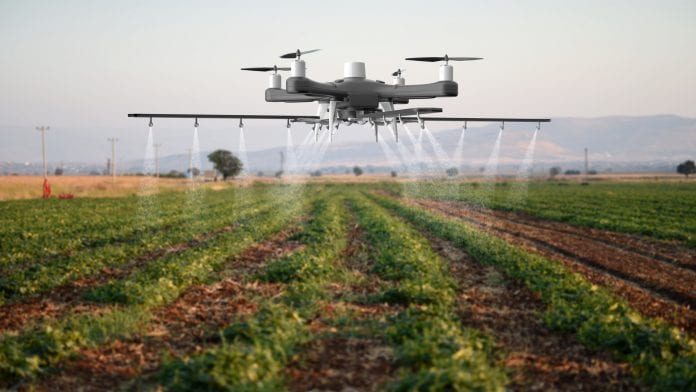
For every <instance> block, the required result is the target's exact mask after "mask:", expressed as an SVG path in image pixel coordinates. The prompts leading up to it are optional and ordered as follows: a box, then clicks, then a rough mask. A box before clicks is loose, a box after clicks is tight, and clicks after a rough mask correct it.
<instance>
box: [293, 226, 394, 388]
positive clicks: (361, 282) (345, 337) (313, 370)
mask: <svg viewBox="0 0 696 392" xmlns="http://www.w3.org/2000/svg"><path fill="white" fill-rule="evenodd" d="M351 227H352V229H351V231H350V235H349V245H348V247H347V249H346V251H345V253H344V255H343V257H342V259H343V260H342V261H343V265H344V266H345V267H346V268H347V269H348V270H349V271H350V274H351V275H353V277H354V278H355V279H353V283H352V284H348V285H343V284H332V285H330V286H329V287H328V290H329V293H330V295H331V300H329V301H327V302H326V303H325V304H324V306H323V307H322V311H321V316H320V317H319V318H317V319H315V320H313V321H312V323H311V324H310V328H311V330H312V332H313V333H315V334H317V335H318V338H316V339H313V340H311V341H310V342H308V343H307V344H305V345H304V346H303V347H302V348H301V349H300V351H299V353H298V355H297V356H296V359H295V360H293V361H291V362H290V364H289V365H288V366H287V368H286V374H287V376H288V389H289V390H291V391H297V392H300V391H310V390H311V391H380V390H383V389H384V387H383V386H384V384H385V383H387V382H388V381H390V380H391V379H392V378H393V376H394V372H395V371H396V365H395V364H394V354H393V351H392V349H391V348H390V347H389V346H388V345H387V344H386V343H385V342H384V341H382V340H381V339H379V338H375V337H372V336H369V335H370V333H369V331H365V330H364V329H363V328H362V327H361V324H362V323H364V322H365V321H367V320H379V319H380V318H383V317H385V316H386V315H387V314H390V313H392V312H395V311H396V309H395V308H393V307H390V306H388V305H386V304H363V303H360V301H357V302H355V301H350V300H351V299H352V300H355V299H359V298H365V297H366V296H368V295H370V294H373V293H376V292H377V291H378V290H379V286H380V281H379V280H378V278H377V277H376V276H375V275H374V274H372V273H370V271H369V266H370V264H371V261H370V260H369V258H368V253H369V252H368V250H367V247H366V245H365V241H364V239H363V237H362V234H361V230H360V227H359V226H358V225H357V224H355V223H352V224H351ZM339 309H340V310H339ZM339 311H340V312H342V313H343V314H350V317H351V319H352V322H353V323H355V325H348V326H345V329H344V328H335V327H332V326H331V322H332V320H334V319H335V318H336V317H337V314H336V313H337V312H339Z"/></svg>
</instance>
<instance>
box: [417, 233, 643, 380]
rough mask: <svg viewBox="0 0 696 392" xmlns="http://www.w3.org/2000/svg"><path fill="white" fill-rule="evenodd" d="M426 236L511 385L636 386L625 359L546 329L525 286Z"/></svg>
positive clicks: (463, 312)
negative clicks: (492, 341)
mask: <svg viewBox="0 0 696 392" xmlns="http://www.w3.org/2000/svg"><path fill="white" fill-rule="evenodd" d="M430 240H431V243H432V244H433V248H434V249H435V250H436V251H437V252H438V253H439V254H440V255H441V256H443V257H444V258H445V259H447V260H448V261H449V265H450V272H451V274H452V276H453V277H454V278H455V279H456V280H457V283H458V293H457V294H458V303H459V312H460V318H461V320H462V324H463V325H464V326H466V327H471V328H475V329H478V330H481V331H482V332H484V333H486V334H488V335H490V336H493V337H494V339H495V354H496V357H497V358H498V359H497V365H498V366H501V367H504V368H507V369H508V372H509V375H510V381H511V382H510V385H509V387H510V388H511V389H512V390H525V391H528V390H533V391H633V390H641V387H640V386H638V385H637V384H636V383H635V382H634V381H633V379H632V377H631V375H630V372H629V368H628V365H627V364H623V363H618V362H615V361H613V360H612V359H611V357H610V356H609V355H608V354H606V353H598V352H593V351H592V350H590V349H588V348H586V347H584V346H583V345H582V344H580V343H579V342H577V341H576V340H575V338H574V337H573V336H569V335H559V334H556V333H552V332H551V331H549V330H548V329H547V328H546V326H545V325H544V323H543V321H542V318H541V312H543V310H544V308H545V305H544V304H543V303H542V302H541V300H540V299H539V298H538V297H537V296H536V295H535V294H534V293H532V292H531V291H529V290H528V289H527V288H526V287H524V286H522V285H520V284H517V283H514V282H510V281H508V280H506V279H505V278H504V277H503V276H502V275H501V274H500V273H498V272H497V271H496V270H495V269H494V268H493V267H485V266H482V265H481V264H478V263H476V262H475V261H473V260H472V259H471V258H470V257H469V256H468V255H467V254H466V253H464V252H463V251H461V250H460V249H458V248H455V247H454V246H452V245H451V244H450V243H448V242H445V241H442V240H439V239H436V238H433V237H431V238H430Z"/></svg>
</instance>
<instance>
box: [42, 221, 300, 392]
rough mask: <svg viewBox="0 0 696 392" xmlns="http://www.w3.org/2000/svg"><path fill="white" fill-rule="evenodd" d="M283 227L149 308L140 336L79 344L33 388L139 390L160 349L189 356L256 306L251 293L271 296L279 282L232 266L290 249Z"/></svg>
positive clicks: (257, 263) (254, 263)
mask: <svg viewBox="0 0 696 392" xmlns="http://www.w3.org/2000/svg"><path fill="white" fill-rule="evenodd" d="M296 231H297V228H296V227H291V228H288V229H286V230H284V231H282V232H280V233H278V234H276V235H275V236H273V237H272V238H270V239H269V240H267V241H264V242H260V243H257V244H254V245H252V246H251V247H250V248H249V249H247V250H245V251H244V252H243V253H242V254H241V255H240V256H238V257H236V258H234V259H233V260H231V261H230V262H229V263H228V264H227V265H226V266H225V267H226V268H224V272H223V275H226V276H229V277H226V278H224V279H223V280H222V281H219V282H217V283H214V284H210V285H197V286H193V287H190V288H189V289H187V290H186V291H185V292H184V293H182V294H181V296H179V298H178V299H177V300H176V301H175V302H173V303H171V304H169V305H166V306H163V307H161V308H159V309H157V310H156V311H154V312H153V320H152V322H151V323H150V324H149V326H148V329H147V330H146V331H144V332H143V333H142V334H139V336H136V337H133V338H130V339H119V340H116V341H114V342H111V343H110V344H107V345H105V346H100V347H96V348H87V349H83V350H81V351H80V352H79V353H78V356H77V359H76V360H74V361H69V362H66V363H64V364H63V365H62V366H60V367H59V368H58V369H57V370H56V372H55V373H54V374H53V375H51V376H50V377H47V378H45V379H43V380H42V381H41V382H40V384H39V385H38V386H36V387H37V389H38V390H56V389H63V390H82V391H101V390H109V389H116V388H118V387H120V386H121V387H123V386H127V387H130V388H134V389H139V388H140V387H141V385H139V384H138V383H139V382H143V383H147V382H148V380H147V379H148V377H152V376H153V375H154V373H155V372H156V370H157V369H158V367H159V365H160V363H161V360H162V354H163V353H168V354H170V355H171V356H174V357H181V356H184V355H191V354H195V353H198V352H201V351H203V350H204V349H205V348H207V347H209V346H211V345H214V344H218V343H219V337H218V335H217V333H218V331H219V330H220V329H222V328H225V327H226V326H228V325H229V324H231V323H233V322H235V321H238V320H240V319H242V318H243V317H245V316H249V315H251V314H253V313H254V312H255V311H256V303H257V301H256V300H255V299H254V298H258V297H265V298H268V297H272V296H275V295H278V294H279V293H280V292H281V291H282V286H281V285H278V284H267V283H258V282H249V283H241V282H242V281H243V280H244V279H245V278H246V274H245V272H244V271H236V270H235V269H234V268H235V266H243V267H244V268H252V266H257V267H258V266H260V265H262V264H264V263H265V262H266V261H268V260H270V259H272V258H277V257H280V256H282V255H284V254H288V253H290V252H293V251H295V250H296V249H297V248H298V247H299V243H297V242H296V241H291V240H289V238H290V237H291V235H292V234H294V233H295V232H296Z"/></svg>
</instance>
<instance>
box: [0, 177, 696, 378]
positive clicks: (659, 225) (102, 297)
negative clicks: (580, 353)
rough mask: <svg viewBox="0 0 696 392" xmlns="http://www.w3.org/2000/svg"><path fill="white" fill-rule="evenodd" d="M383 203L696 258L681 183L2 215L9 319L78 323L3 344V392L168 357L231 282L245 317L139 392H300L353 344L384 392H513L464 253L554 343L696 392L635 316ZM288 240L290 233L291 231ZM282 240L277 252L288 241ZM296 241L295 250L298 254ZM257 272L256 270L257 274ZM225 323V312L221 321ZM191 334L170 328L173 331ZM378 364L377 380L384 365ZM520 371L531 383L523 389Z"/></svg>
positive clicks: (517, 253) (498, 249)
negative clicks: (95, 364)
mask: <svg viewBox="0 0 696 392" xmlns="http://www.w3.org/2000/svg"><path fill="white" fill-rule="evenodd" d="M558 184H563V185H558ZM385 190H386V191H389V192H393V193H395V194H403V195H406V196H412V197H423V198H435V199H444V200H459V201H462V202H465V203H467V204H472V205H475V206H481V205H485V206H489V207H492V208H496V209H502V210H515V211H521V212H525V213H529V214H534V215H536V216H539V217H542V218H545V219H552V220H558V221H565V222H570V223H573V224H577V225H583V226H590V227H599V228H604V229H610V230H615V231H622V232H630V233H638V234H645V235H650V236H653V237H656V238H660V239H670V240H676V241H679V242H681V243H683V244H687V245H689V246H692V247H693V246H696V245H695V243H694V241H695V238H694V237H693V233H694V232H696V220H695V218H694V213H695V212H696V210H695V208H696V199H695V197H696V196H694V190H696V188H694V185H692V184H690V183H687V182H684V183H676V182H675V183H659V188H656V187H655V185H654V184H644V183H603V182H592V183H590V185H589V186H580V185H579V184H576V183H569V182H548V183H531V184H529V189H528V195H529V197H528V199H526V200H525V199H524V198H522V199H520V198H516V197H513V196H514V195H515V192H519V191H520V189H519V187H517V185H516V184H512V183H509V184H498V185H493V184H486V185H481V184H478V185H475V184H466V183H462V184H460V183H458V182H455V181H451V180H450V181H447V182H446V183H445V182H443V183H440V182H433V183H430V184H425V183H408V185H404V186H403V187H402V186H400V185H399V184H391V183H390V184H378V185H374V184H369V185H367V184H350V185H329V184H314V185H306V184H305V185H301V186H297V185H253V186H250V187H247V188H229V189H225V190H221V191H211V190H200V191H198V192H180V193H174V192H170V193H163V194H159V195H156V196H151V197H144V198H135V197H124V198H105V199H99V200H97V199H75V200H73V201H71V202H70V203H61V202H59V201H57V200H47V201H43V202H36V201H15V202H0V311H4V312H5V313H1V314H6V315H11V314H10V312H9V311H8V309H10V310H11V309H19V311H20V312H21V311H22V309H31V310H32V311H34V312H35V310H34V308H31V307H30V306H27V307H26V308H25V307H23V305H26V304H29V305H32V302H31V301H34V300H36V299H39V300H42V299H46V298H48V299H49V300H50V301H54V300H55V302H56V304H57V305H58V306H61V305H62V306H65V308H66V310H65V311H64V312H63V313H58V314H55V313H50V312H48V313H47V315H46V317H42V316H41V315H37V314H35V313H31V312H28V314H27V320H23V321H26V322H19V323H18V324H21V327H15V326H13V325H12V323H6V324H2V325H3V326H4V327H3V328H5V329H4V330H1V332H0V388H5V387H8V388H13V387H16V386H17V385H20V384H21V385H22V387H23V386H27V387H28V388H32V387H34V383H37V382H42V381H43V377H49V381H50V380H51V379H50V377H52V374H53V370H55V369H56V368H61V367H63V366H64V365H66V364H67V365H69V364H70V361H72V360H73V359H74V358H76V357H78V356H80V355H82V354H83V353H84V351H83V350H85V349H95V350H99V349H101V348H109V349H110V347H111V346H109V344H114V345H115V344H116V343H118V342H115V341H116V340H124V341H128V339H131V340H130V342H131V343H132V342H135V343H138V344H140V343H143V344H158V343H153V342H160V343H161V342H162V341H163V340H158V338H153V339H150V336H149V335H148V333H149V332H148V331H150V332H152V330H154V329H155V327H156V328H160V322H161V320H159V317H160V313H157V312H160V311H162V310H163V309H164V310H171V311H172V314H178V313H177V312H175V311H174V310H175V309H173V308H174V306H173V305H177V304H179V302H175V301H176V300H177V299H178V298H187V296H188V295H191V293H194V294H195V296H198V297H196V298H200V299H199V300H197V302H195V303H196V304H197V306H198V308H199V309H205V307H206V306H207V305H206V304H209V303H211V302H206V301H209V300H210V299H211V298H212V299H215V300H218V299H219V297H214V296H209V295H210V294H208V293H209V292H208V291H206V290H208V289H210V288H212V287H219V286H221V285H222V284H213V283H215V282H220V280H221V279H225V281H224V282H223V283H224V284H229V286H226V287H234V290H236V291H234V292H235V294H229V295H239V297H234V299H235V301H236V299H238V298H242V297H244V298H242V299H240V303H241V302H243V305H240V306H242V307H243V309H244V311H240V312H238V313H235V311H234V310H230V314H231V315H232V316H233V317H230V318H229V319H224V320H223V321H222V322H221V323H220V322H218V323H217V324H215V326H214V327H212V328H210V327H209V325H211V324H212V323H211V324H206V323H205V322H202V324H201V325H202V328H201V333H203V334H204V335H205V336H201V341H200V342H201V346H203V347H202V348H200V347H196V349H195V350H194V349H193V348H189V347H187V348H186V349H184V350H183V351H177V350H173V352H172V353H171V354H164V353H163V357H162V361H161V363H160V362H157V363H159V369H158V371H157V372H156V374H155V373H149V374H150V376H145V375H144V376H143V377H144V378H146V380H143V381H142V382H143V384H137V385H139V386H140V385H145V384H146V385H147V386H148V387H150V386H152V387H153V389H156V388H164V389H167V390H181V391H184V390H228V391H240V390H241V391H255V390H283V389H285V388H288V387H294V386H293V385H292V384H291V383H292V382H293V380H294V378H293V377H294V376H293V375H294V374H296V373H293V372H301V371H302V369H303V366H304V362H303V361H304V359H305V357H303V355H308V354H307V350H309V351H311V349H317V347H319V348H322V347H323V348H322V349H323V350H325V351H322V350H318V351H316V352H311V353H312V354H316V353H317V352H326V353H328V354H327V355H331V354H333V353H335V352H342V351H340V350H337V351H331V350H327V349H326V346H321V345H322V344H324V345H331V344H336V345H340V344H341V343H345V347H343V348H344V349H345V348H350V347H353V346H351V345H349V344H348V343H346V342H348V341H351V339H353V340H352V341H351V344H355V343H356V342H359V343H360V344H362V345H365V344H368V345H369V344H375V345H378V348H379V352H382V349H384V350H386V351H384V352H386V354H384V353H383V354H384V356H383V357H380V361H383V362H384V363H381V362H380V363H381V366H382V368H381V369H384V368H385V367H388V373H389V374H388V375H387V376H388V377H386V378H381V379H380V380H379V383H375V384H374V385H375V386H378V388H383V389H390V390H394V391H415V390H418V391H430V390H432V391H435V390H485V391H502V390H504V389H506V387H507V383H508V382H512V383H514V385H518V384H516V382H517V381H516V380H517V378H519V376H520V374H521V373H523V372H525V371H526V369H524V368H522V369H518V370H514V369H512V368H511V369H502V368H501V367H499V366H501V365H500V364H501V363H505V362H502V361H500V359H501V356H502V358H505V355H507V353H505V352H503V351H501V350H504V348H503V349H501V344H502V345H503V346H504V343H501V342H504V340H503V339H500V340H497V341H498V344H497V345H496V344H495V341H494V336H490V335H487V334H485V333H483V332H482V331H481V330H478V329H472V328H467V327H463V325H462V321H465V322H466V323H467V325H478V324H476V323H472V322H471V320H469V319H467V317H469V316H467V314H466V313H467V312H466V307H467V306H472V309H474V308H473V307H474V306H478V305H481V303H480V302H478V303H477V302H475V301H480V299H477V298H476V296H475V295H472V296H469V295H468V292H467V291H466V290H467V287H458V283H457V282H458V281H455V280H454V278H453V277H452V273H451V271H455V272H456V271H461V270H458V269H456V268H452V266H450V265H448V263H447V261H446V260H445V259H444V258H443V257H441V256H440V255H438V253H437V252H436V251H435V250H434V248H433V245H432V244H431V242H432V241H431V240H432V238H433V237H437V238H439V239H442V240H445V241H448V242H450V243H451V244H452V245H454V246H457V247H459V248H460V249H461V250H463V251H465V252H466V253H467V254H468V256H470V257H471V261H467V263H470V262H478V263H482V264H485V265H488V266H492V267H494V268H495V270H497V271H499V272H496V273H497V274H500V273H502V274H504V275H505V277H506V279H505V280H506V282H507V281H508V280H507V279H508V278H509V279H510V281H515V282H519V283H522V284H524V285H526V286H527V287H528V288H529V289H530V290H531V291H532V292H534V293H536V295H538V298H540V299H541V301H542V302H543V303H544V304H545V305H546V307H545V309H544V311H543V312H541V313H539V315H538V317H539V319H540V320H543V322H544V323H545V324H546V326H548V327H549V329H550V330H551V331H556V332H558V333H560V334H562V336H567V335H569V334H570V335H573V336H574V337H575V338H577V340H578V341H579V342H581V343H582V344H584V345H586V346H587V347H589V348H591V349H592V350H596V351H597V352H599V353H604V354H606V353H611V354H612V355H613V356H614V358H616V359H617V361H619V362H621V363H627V364H629V366H630V369H631V370H632V371H633V372H634V376H635V377H636V378H638V379H639V380H642V382H643V383H644V384H645V386H647V387H649V388H651V389H652V390H664V391H666V390H694V389H696V343H694V341H693V340H690V339H689V338H688V337H687V335H685V334H684V333H682V332H680V331H679V330H677V329H676V328H673V327H670V326H669V325H667V324H666V323H665V322H661V321H657V320H654V319H650V318H648V317H644V316H641V315H640V314H639V313H638V312H637V311H636V310H635V309H633V308H632V307H631V306H630V305H629V304H628V303H626V302H624V301H622V300H619V299H617V297H616V296H615V295H614V294H611V293H610V292H609V291H608V290H606V289H605V288H602V287H598V286H596V285H593V284H590V283H588V282H587V281H586V280H585V279H584V278H583V277H582V276H581V275H578V274H575V273H572V272H570V271H569V270H568V269H567V268H566V267H564V266H563V265H562V264H561V263H559V262H557V261H555V260H551V259H548V258H546V257H542V256H540V255H539V254H536V253H532V252H531V251H527V250H524V249H522V248H520V247H517V246H514V245H511V244H510V243H508V242H505V241H504V240H502V239H500V238H498V237H495V236H494V235H493V234H487V233H484V232H482V231H479V230H477V229H475V228H474V227H473V226H470V225H468V224H467V223H466V222H465V221H463V220H460V219H457V218H450V217H445V216H444V215H440V214H437V213H432V212H429V211H427V210H425V209H424V208H421V207H417V206H415V205H416V204H415V203H414V204H408V203H402V202H401V201H399V200H398V198H396V197H390V196H387V193H385V192H382V191H385ZM519 200H523V201H522V202H519ZM289 227H291V228H292V231H285V230H284V229H287V228H289ZM296 228H299V229H298V230H296ZM280 232H283V236H277V235H276V234H278V233H280ZM290 232H292V233H294V234H292V236H291V237H290V238H289V239H286V238H287V235H289V234H287V235H286V233H290ZM276 237H281V239H280V240H275V239H274V240H273V241H268V242H267V243H272V244H274V245H273V247H272V248H271V246H268V245H266V244H263V245H261V246H258V247H255V246H254V245H260V244H259V243H260V242H263V241H267V240H268V239H270V238H276ZM429 238H430V239H429ZM274 241H282V242H283V243H282V246H280V247H279V246H278V245H277V244H278V243H276V242H274ZM437 243H438V244H439V241H437ZM438 249H439V246H438ZM443 249H444V250H443V252H447V251H448V250H451V249H450V248H443ZM250 254H251V255H252V256H249V255H250ZM443 254H447V257H448V259H450V256H449V253H443ZM269 255H272V256H269ZM240 256H241V257H240ZM247 257H251V258H253V260H254V261H256V263H250V264H248V263H246V258H247ZM646 257H647V256H646ZM266 258H268V260H266ZM452 259H453V258H452ZM650 260H651V259H650V258H648V261H650ZM675 265H676V263H675ZM470 266H471V264H468V267H470ZM457 267H460V268H461V267H462V266H457ZM477 268H478V267H477ZM494 268H491V267H489V268H488V269H490V270H491V271H492V270H493V269H494ZM675 268H677V267H675ZM678 268H690V265H687V263H684V266H682V265H680V266H678ZM502 274H501V275H502ZM457 277H458V278H459V277H461V276H460V275H457ZM82 279H84V281H83V280H82ZM71 282H75V287H73V286H71V285H69V284H70V283H71ZM461 282H462V283H461V284H462V285H466V284H468V283H467V281H466V279H461ZM196 285H210V286H203V287H194V286H196ZM66 287H68V288H70V289H71V290H72V289H73V288H74V289H75V291H74V292H71V294H70V295H73V296H74V297H75V298H72V297H71V299H69V300H66V302H65V303H61V301H62V297H61V295H63V294H61V293H63V291H61V290H65V288H66ZM237 287H239V289H237ZM241 287H244V288H243V289H242V288H241ZM247 287H253V289H247ZM191 288H193V289H191ZM187 289H191V290H189V291H188V292H187ZM199 289H201V290H200V292H199V291H198V290H199ZM230 290H232V289H230ZM247 290H249V291H247ZM257 290H258V291H257ZM525 290H526V289H525ZM646 292H647V293H648V296H649V295H650V293H651V292H650V291H649V290H648V291H646ZM56 293H58V295H55V296H54V294H56ZM184 293H185V295H183V297H182V294H184ZM224 293H227V292H224ZM464 294H467V295H464ZM219 295H228V294H219ZM225 299H231V298H225ZM629 300H630V299H629ZM50 301H48V302H50ZM71 301H74V302H71ZM510 301H515V299H514V298H511V299H510ZM222 303H223V304H225V305H223V306H221V307H220V308H219V309H218V310H217V311H218V312H226V311H227V306H228V305H226V302H224V301H223V302H222ZM631 303H633V302H631ZM235 304H236V303H235ZM83 305H86V306H83ZM513 305H514V304H513ZM14 306H17V307H16V308H14ZM32 306H33V305H32ZM489 306H490V305H489ZM78 308H79V310H78ZM220 309H221V310H220ZM535 309H536V308H535ZM636 309H638V308H636ZM638 310H641V309H638ZM182 317H185V316H182ZM528 317H531V318H534V317H535V314H534V313H533V312H531V313H530V315H529V316H528ZM184 319H185V318H182V319H179V318H177V316H172V323H179V322H181V321H182V320H184ZM186 320H188V319H186ZM225 324H228V325H225ZM530 325H532V326H535V325H537V324H534V323H531V324H530ZM220 326H222V327H220ZM12 328H15V329H12ZM532 328H533V327H532ZM164 329H167V328H164ZM545 330H546V329H545ZM167 331H168V332H171V331H170V330H167ZM490 331H491V332H489V333H491V334H496V333H499V332H497V331H496V330H495V329H492V330H490ZM160 332H161V331H160ZM168 336H169V337H170V338H172V337H173V336H175V334H171V335H168ZM497 336H498V335H496V337H497ZM162 339H163V338H162ZM196 345H198V341H196ZM308 347H309V348H308ZM355 347H357V346H355ZM152 348H153V347H152V346H150V347H149V349H150V350H151V349H152ZM158 349H159V347H155V350H156V351H157V350H158ZM186 350H188V351H186ZM149 352H150V353H151V352H152V351H149ZM365 352H366V353H370V351H369V350H366V351H365ZM380 355H381V354H380ZM368 357H369V356H368V355H367V354H365V358H366V359H365V360H366V361H368V360H374V359H368ZM307 358H309V357H307ZM307 362H311V361H307ZM494 363H495V364H494ZM608 366H609V365H608ZM67 368H68V369H69V366H68V367H67ZM150 369H151V368H150ZM515 371H516V372H519V373H514V374H512V373H511V372H515ZM368 373H369V372H368ZM506 373H511V374H510V377H508V375H507V374H506ZM358 376H359V377H361V376H363V375H362V374H358ZM389 377H391V378H389ZM131 381H132V380H131ZM137 381H138V382H140V381H141V380H137ZM17 383H19V384H17ZM153 383H157V384H158V385H152V384H153ZM544 385H546V384H544ZM621 385H622V384H621Z"/></svg>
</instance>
